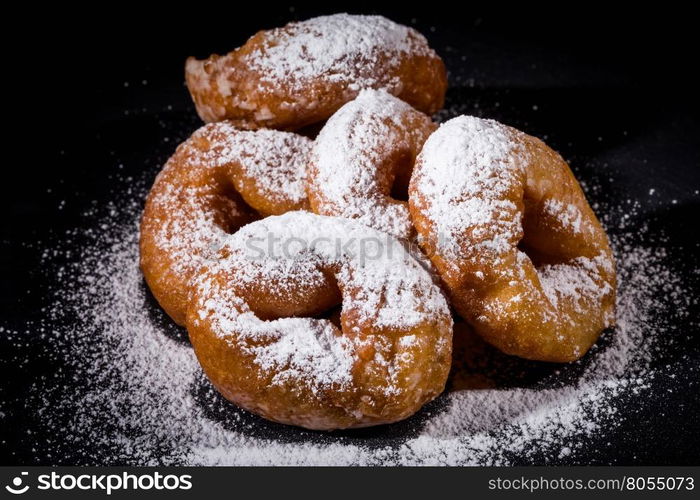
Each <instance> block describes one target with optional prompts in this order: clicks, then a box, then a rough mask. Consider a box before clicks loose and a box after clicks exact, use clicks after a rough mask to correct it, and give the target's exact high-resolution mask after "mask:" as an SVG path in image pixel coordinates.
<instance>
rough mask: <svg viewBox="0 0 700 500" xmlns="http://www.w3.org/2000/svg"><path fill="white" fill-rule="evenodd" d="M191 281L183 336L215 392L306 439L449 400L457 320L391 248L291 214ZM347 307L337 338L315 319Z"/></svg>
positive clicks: (365, 231)
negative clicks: (443, 396)
mask: <svg viewBox="0 0 700 500" xmlns="http://www.w3.org/2000/svg"><path fill="white" fill-rule="evenodd" d="M218 257H219V259H218V260H213V261H210V263H209V264H208V265H207V266H205V267H203V268H202V269H201V271H200V273H199V275H198V277H197V280H196V284H197V286H196V287H195V291H194V295H193V300H192V303H191V306H190V309H189V312H188V316H187V329H188V332H189V335H190V339H191V341H192V345H193V346H194V349H195V352H196V354H197V357H198V359H199V361H200V363H201V365H202V367H203V368H204V371H205V373H206V374H207V376H208V377H209V378H210V380H211V381H212V383H213V384H214V385H215V386H216V388H217V389H218V390H219V391H220V392H221V393H222V394H223V395H224V396H225V397H226V398H228V399H230V400H231V401H233V402H235V403H236V404H238V405H240V406H242V407H244V408H246V409H248V410H250V411H252V412H255V413H257V414H260V415H262V416H263V417H265V418H267V419H270V420H274V421H277V422H281V423H285V424H293V425H299V426H302V427H307V428H310V429H339V428H349V427H364V426H370V425H378V424H382V423H389V422H395V421H398V420H401V419H404V418H406V417H408V416H409V415H411V414H413V413H415V412H416V411H417V410H418V409H419V408H420V407H421V406H422V405H423V404H425V403H426V402H428V401H430V400H431V399H433V398H434V397H435V396H437V395H438V394H440V393H441V392H442V390H443V389H444V386H445V382H446V380H447V375H448V372H449V369H450V363H451V359H450V355H451V346H452V319H451V316H450V313H449V308H448V306H447V303H446V301H445V299H444V296H443V295H442V293H441V291H440V289H439V288H438V286H437V285H436V284H435V283H434V282H433V280H432V277H431V275H430V274H429V273H428V272H427V271H426V270H425V269H423V267H422V266H421V265H420V263H418V262H417V261H416V260H415V259H414V258H413V257H411V256H410V255H409V254H408V253H407V252H406V251H405V249H404V247H403V246H402V245H401V244H400V243H399V241H398V240H396V239H394V238H393V237H390V236H389V235H386V234H384V233H380V232H378V231H374V230H372V229H369V228H367V227H365V226H363V225H361V224H358V223H356V222H355V221H351V220H348V219H341V218H335V217H323V216H319V215H314V214H311V213H307V212H290V213H287V214H285V215H282V216H278V217H268V218H266V219H263V220H260V221H257V222H253V223H251V224H249V225H247V226H245V227H243V228H241V229H240V230H239V231H238V232H237V233H236V234H234V235H232V236H229V237H228V238H227V240H226V242H225V244H224V245H223V247H222V248H221V250H220V252H219V254H218ZM341 301H342V312H341V315H340V328H339V327H338V326H336V325H335V324H333V323H332V322H331V321H330V320H328V319H316V318H313V316H316V315H318V314H319V313H320V312H322V311H323V310H325V309H327V308H329V307H332V306H334V305H336V304H338V303H340V302H341Z"/></svg>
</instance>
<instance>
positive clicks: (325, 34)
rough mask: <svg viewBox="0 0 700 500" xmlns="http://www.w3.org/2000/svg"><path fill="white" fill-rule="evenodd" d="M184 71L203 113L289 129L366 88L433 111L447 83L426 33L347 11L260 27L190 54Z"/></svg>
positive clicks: (330, 110)
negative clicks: (240, 39) (230, 44)
mask: <svg viewBox="0 0 700 500" xmlns="http://www.w3.org/2000/svg"><path fill="white" fill-rule="evenodd" d="M185 77H186V80H187V87H188V88H189V90H190V93H191V94H192V98H193V99H194V102H195V105H196V107H197V112H198V113H199V116H200V117H201V118H202V120H204V121H206V122H211V121H218V120H223V119H230V120H232V121H233V122H234V123H235V124H236V125H237V126H239V127H242V128H260V127H268V128H277V129H284V130H295V129H298V128H300V127H303V126H305V125H308V124H312V123H316V122H319V121H322V120H325V119H326V118H328V117H329V116H331V115H332V114H333V113H334V112H335V111H336V110H337V109H338V108H340V106H342V105H343V104H344V103H346V102H348V101H350V100H352V99H354V98H355V96H357V94H358V92H359V91H360V90H361V89H363V88H373V89H385V90H387V91H388V92H390V93H392V94H394V95H396V96H398V97H400V98H401V99H403V100H404V101H406V102H408V103H409V104H411V105H412V106H414V107H415V108H416V109H419V110H421V111H423V112H425V113H429V114H431V113H434V112H436V111H437V110H439V109H440V108H441V107H442V104H443V101H444V98H445V91H446V88H447V75H446V72H445V66H444V64H443V63H442V60H441V59H440V57H438V55H437V54H436V53H435V51H433V50H432V49H431V48H430V47H429V46H428V42H427V41H426V39H425V38H424V37H423V35H421V34H420V33H418V32H417V31H416V30H414V29H412V28H409V27H406V26H402V25H400V24H396V23H394V22H392V21H390V20H388V19H386V18H384V17H380V16H358V15H349V14H336V15H332V16H322V17H316V18H313V19H309V20H307V21H303V22H294V23H290V24H287V25H286V26H284V27H282V28H276V29H272V30H266V31H260V32H258V33H257V34H256V35H254V36H253V37H252V38H250V39H249V40H248V41H247V42H246V43H245V45H243V46H242V47H240V48H238V49H236V50H234V51H233V52H230V53H229V54H226V55H224V56H218V55H212V56H211V57H209V58H208V59H205V60H203V61H199V60H196V59H194V58H189V59H188V60H187V63H186V67H185Z"/></svg>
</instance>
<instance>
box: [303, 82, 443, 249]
mask: <svg viewBox="0 0 700 500" xmlns="http://www.w3.org/2000/svg"><path fill="white" fill-rule="evenodd" d="M433 130H435V124H433V122H432V121H431V120H430V118H429V117H428V116H426V115H424V114H423V113H421V112H419V111H416V110H415V109H413V108H412V107H411V106H409V105H408V104H406V103H405V102H403V101H401V100H400V99H398V98H396V97H394V96H392V95H391V94H388V93H387V92H385V91H381V90H364V91H362V92H361V93H360V94H359V96H358V97H357V98H356V99H355V100H353V101H351V102H349V103H347V104H345V105H344V106H343V107H342V108H340V109H339V110H338V111H337V112H336V113H335V114H334V115H333V116H332V117H331V118H330V119H329V120H328V122H327V123H326V125H325V126H324V127H323V129H322V130H321V132H320V133H319V135H318V137H317V138H316V141H315V143H314V147H313V149H312V152H311V156H310V158H311V159H310V162H309V169H308V177H307V192H308V195H309V203H310V205H311V209H312V210H313V211H314V212H315V213H318V214H321V215H333V216H339V217H346V218H350V219H357V220H359V221H360V222H362V223H363V224H366V225H368V226H370V227H373V228H375V229H378V230H380V231H385V232H387V233H390V234H393V235H394V236H397V237H399V238H404V239H409V238H410V237H411V236H413V228H412V225H411V219H410V216H409V213H408V204H407V203H406V202H405V201H401V200H397V199H395V198H393V197H392V188H395V187H398V190H401V187H403V190H404V192H405V190H406V189H407V188H408V180H409V179H410V177H411V172H412V170H413V164H414V162H415V159H416V156H417V155H418V152H419V151H420V149H421V147H422V146H423V143H424V142H425V140H426V139H427V138H428V136H429V135H430V133H431V132H432V131H433Z"/></svg>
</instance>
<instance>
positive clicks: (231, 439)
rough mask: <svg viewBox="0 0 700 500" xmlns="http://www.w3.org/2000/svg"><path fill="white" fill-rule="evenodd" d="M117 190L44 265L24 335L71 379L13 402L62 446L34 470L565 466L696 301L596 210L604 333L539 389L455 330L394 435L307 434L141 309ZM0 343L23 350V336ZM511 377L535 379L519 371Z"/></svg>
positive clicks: (663, 264)
mask: <svg viewBox="0 0 700 500" xmlns="http://www.w3.org/2000/svg"><path fill="white" fill-rule="evenodd" d="M127 194H128V196H129V198H130V201H128V202H124V203H121V204H118V205H115V206H109V207H108V210H107V212H108V213H110V214H111V215H106V216H105V217H103V218H101V219H100V221H99V223H98V224H96V225H94V226H93V228H92V229H89V230H87V232H86V233H85V235H84V237H85V241H83V245H82V246H81V247H80V250H79V252H78V254H77V255H73V254H72V253H71V252H73V250H74V247H73V246H72V244H71V240H75V239H76V238H77V236H78V235H79V234H80V233H81V232H82V231H76V232H75V233H73V234H71V235H68V237H67V238H66V243H65V244H63V245H58V246H55V247H49V248H47V250H46V253H45V265H46V266H47V267H51V268H54V269H56V273H55V275H56V279H57V281H56V287H55V289H54V292H53V299H52V301H51V303H50V304H49V305H48V307H47V310H46V317H45V319H44V320H43V321H41V322H40V323H37V324H30V325H28V326H27V330H28V331H36V330H40V331H43V332H45V335H46V336H45V338H44V342H46V349H47V351H50V352H51V355H52V356H56V357H59V358H61V359H63V360H64V362H65V363H66V364H67V369H69V372H68V374H66V375H65V377H64V378H62V374H60V373H57V374H56V376H55V378H48V379H45V380H39V381H37V383H36V384H35V386H34V389H33V390H32V391H31V392H30V394H28V395H26V399H27V401H28V403H32V402H33V404H36V405H38V406H40V407H41V408H42V409H41V410H40V412H39V415H38V421H39V422H40V424H41V425H42V426H43V427H45V431H46V432H47V433H48V434H49V435H53V434H56V435H57V436H59V437H57V438H56V439H55V440H53V441H52V440H49V441H48V442H45V443H42V447H41V448H39V449H41V450H43V455H42V456H43V457H45V458H44V462H49V463H54V462H55V463H61V462H64V461H66V460H69V463H102V464H125V463H128V464H250V465H314V464H319V465H342V464H356V465H371V464H386V465H391V464H407V465H412V464H416V465H418V464H420V465H428V464H508V463H512V462H516V463H518V462H519V463H522V462H524V461H525V462H527V461H528V460H535V461H539V462H540V463H542V462H543V461H553V462H557V461H561V460H562V459H565V460H574V461H575V460H576V455H577V453H578V452H580V451H585V449H586V446H587V442H588V438H590V437H593V436H599V435H601V434H603V435H604V434H605V433H606V432H609V431H611V430H613V429H614V428H615V426H616V425H618V424H617V421H616V414H617V412H618V411H619V405H621V404H630V405H643V404H644V399H645V398H646V396H645V390H646V388H647V387H649V384H650V383H651V381H652V380H653V378H654V377H655V373H656V372H655V370H654V369H653V368H651V367H650V365H651V363H652V362H653V360H654V359H655V357H656V356H657V355H658V352H659V341H660V340H661V338H662V337H664V332H665V331H667V329H668V328H669V325H672V324H673V323H674V322H675V321H677V319H678V318H684V317H687V315H688V311H689V310H690V308H691V306H692V305H693V304H695V300H696V299H695V298H694V297H692V296H691V295H689V294H687V293H686V292H685V290H684V288H683V286H682V284H681V281H680V278H679V276H678V275H677V274H675V273H674V272H673V271H672V268H671V267H669V260H668V256H667V255H666V254H665V253H664V250H663V248H658V247H653V246H643V245H640V244H639V241H644V240H645V239H646V240H647V241H648V242H651V240H650V239H649V238H648V237H647V236H645V235H642V237H641V238H640V232H639V230H638V229H637V228H634V227H629V229H627V227H622V226H620V227H619V228H618V224H621V222H620V221H622V220H623V219H622V218H621V217H618V216H617V215H616V214H613V212H612V211H608V215H609V216H608V217H607V218H606V219H607V220H608V221H610V222H611V223H612V222H614V224H615V226H614V227H615V229H616V230H617V231H618V232H619V233H620V234H619V235H618V236H616V237H614V238H613V243H614V247H615V250H616V252H617V260H618V264H619V267H618V273H619V280H620V285H619V293H618V303H617V309H618V315H617V326H616V327H615V329H614V330H613V331H612V332H609V333H606V334H605V335H604V336H603V338H602V339H601V341H600V342H599V346H597V347H594V349H593V350H592V351H591V353H589V354H588V355H587V356H586V357H585V358H584V359H583V360H581V361H579V362H577V363H574V364H571V365H552V368H548V375H547V376H545V377H543V378H542V379H541V380H540V382H535V383H525V384H524V385H522V386H521V384H522V383H521V382H518V383H516V384H515V385H514V384H513V381H517V380H520V377H521V376H520V375H509V373H510V374H515V373H519V372H518V369H519V368H518V365H520V369H523V365H522V363H523V361H522V360H517V359H515V358H511V357H508V356H505V355H502V354H499V353H498V352H497V351H495V350H494V349H492V348H490V347H488V346H484V345H483V344H482V343H480V341H478V339H473V338H472V337H471V336H470V335H468V334H465V332H463V331H462V332H461V333H460V331H457V333H456V337H457V340H456V341H457V343H458V344H459V342H460V339H461V340H462V341H465V340H466V341H469V342H472V344H470V345H467V346H466V348H465V349H461V350H460V349H459V348H458V349H456V351H457V353H458V354H457V357H456V362H455V369H454V374H453V376H452V377H451V380H450V383H449V387H448V391H447V392H446V393H445V395H444V396H443V397H441V398H440V399H439V400H438V401H437V402H436V403H434V404H432V405H431V406H430V408H428V409H427V410H425V411H424V412H422V413H421V414H419V415H418V416H417V417H414V418H413V419H411V421H409V422H408V423H406V424H405V426H402V424H395V425H392V426H387V427H383V428H380V430H381V432H380V433H379V434H375V436H382V435H383V434H382V433H386V436H387V437H386V438H381V437H380V438H377V437H374V438H373V437H371V436H370V437H365V438H356V439H349V438H348V436H347V434H342V433H341V434H318V433H311V432H307V431H303V430H300V429H295V428H285V427H282V426H278V425H276V424H270V423H268V422H265V421H264V420H262V419H259V418H257V417H253V416H251V415H249V414H248V413H246V412H244V411H241V410H238V409H236V408H235V407H234V406H233V405H231V404H229V403H227V402H225V401H224V400H223V399H222V398H221V397H220V396H218V394H217V393H216V392H215V391H214V390H213V389H212V388H211V387H210V385H209V383H208V382H207V381H206V379H204V377H203V375H202V373H201V370H200V368H199V365H198V363H197V361H196V359H195V356H194V354H193V352H192V349H191V347H190V346H189V344H188V343H187V342H186V341H184V337H183V334H182V331H181V330H176V329H174V328H173V326H172V324H171V323H169V321H168V320H167V318H165V317H164V316H163V314H162V312H161V311H160V310H159V309H158V307H157V305H154V304H153V303H152V301H150V299H149V298H148V292H147V290H146V288H145V286H144V284H143V281H142V276H141V273H140V271H139V269H138V244H137V226H136V221H137V218H138V216H139V215H140V203H139V202H138V200H139V199H140V198H141V197H142V196H143V190H140V189H135V188H134V187H133V186H132V187H130V190H129V191H128V192H127ZM625 221H626V223H627V224H628V225H629V220H628V219H625ZM3 334H5V335H12V336H14V337H15V338H16V342H18V343H22V342H24V336H25V333H24V331H18V332H8V331H7V330H5V331H4V332H3ZM300 341H301V340H300ZM404 341H405V342H410V340H409V339H408V338H405V339H404ZM663 342H664V344H668V343H669V342H672V338H664V340H663ZM460 352H466V353H467V354H466V355H465V356H463V357H462V356H461V355H460V354H459V353H460ZM470 352H471V353H472V355H469V354H468V353H470ZM525 363H527V362H525ZM514 366H515V367H516V368H513V367H514ZM524 368H525V369H526V370H529V371H532V370H535V371H537V370H542V366H541V365H536V364H531V363H529V364H525V365H524ZM321 369H323V368H322V367H321ZM392 429H400V430H399V431H392ZM49 430H50V432H48V431H49ZM397 433H398V434H397ZM27 439H32V438H31V436H27ZM36 446H37V447H38V446H39V443H36ZM66 457H68V458H66Z"/></svg>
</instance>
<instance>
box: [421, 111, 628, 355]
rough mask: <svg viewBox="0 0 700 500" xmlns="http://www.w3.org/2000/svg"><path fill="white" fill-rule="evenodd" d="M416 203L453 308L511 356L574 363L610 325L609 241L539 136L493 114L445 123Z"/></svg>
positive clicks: (426, 160)
mask: <svg viewBox="0 0 700 500" xmlns="http://www.w3.org/2000/svg"><path fill="white" fill-rule="evenodd" d="M409 206H410V210H411V216H412V219H413V222H414V224H415V227H416V229H417V231H418V233H419V236H420V237H421V238H420V241H421V243H422V246H423V248H424V249H425V250H426V252H427V253H428V254H429V256H430V257H431V260H432V261H433V263H434V264H435V266H436V267H437V269H438V271H439V273H440V275H441V277H442V279H443V281H444V283H445V285H446V286H447V288H448V291H449V293H450V296H451V299H452V304H453V306H454V307H455V308H456V309H457V311H458V312H459V314H460V315H462V316H463V317H464V318H465V319H466V320H467V321H469V322H470V323H471V325H472V326H473V327H474V329H475V330H476V331H477V333H479V334H480V335H482V336H483V337H484V338H485V339H486V340H487V341H489V342H490V343H492V344H493V345H495V346H496V347H498V348H500V349H501V350H503V351H505V352H506V353H509V354H515V355H518V356H522V357H525V358H529V359H536V360H544V361H559V362H566V361H573V360H576V359H578V358H580V357H581V356H583V355H584V354H585V353H586V351H588V349H589V348H590V347H591V346H592V345H593V343H595V341H596V339H597V338H598V336H599V334H600V332H601V331H602V330H603V329H604V328H606V327H609V326H611V325H613V323H614V308H615V288H616V278H615V264H614V259H613V256H612V252H611V250H610V246H609V244H608V238H607V236H606V234H605V231H604V230H603V228H602V227H601V225H600V223H599V222H598V219H597V218H596V216H595V214H594V213H593V211H592V210H591V208H590V206H589V205H588V202H587V201H586V198H585V196H584V194H583V192H582V191H581V188H580V186H579V184H578V182H577V181H576V179H575V178H574V176H573V174H572V173H571V170H570V169H569V167H568V165H567V164H566V162H564V160H563V159H562V158H561V157H560V156H559V155H558V154H557V153H555V152H554V151H553V150H551V149H550V148H549V147H547V145H545V144H544V143H543V142H542V141H540V140H539V139H536V138H534V137H531V136H529V135H526V134H524V133H522V132H520V131H517V130H515V129H513V128H510V127H507V126H505V125H502V124H500V123H498V122H495V121H492V120H483V119H479V118H475V117H469V116H460V117H458V118H454V119H452V120H450V121H448V122H446V123H445V124H443V125H442V126H441V127H440V128H439V129H438V130H437V131H436V132H434V133H433V134H432V135H431V136H430V137H429V138H428V140H427V141H426V143H425V146H424V147H423V150H422V152H421V154H420V156H419V158H418V160H417V162H416V166H415V169H414V174H413V177H412V178H411V184H410V188H409Z"/></svg>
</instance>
